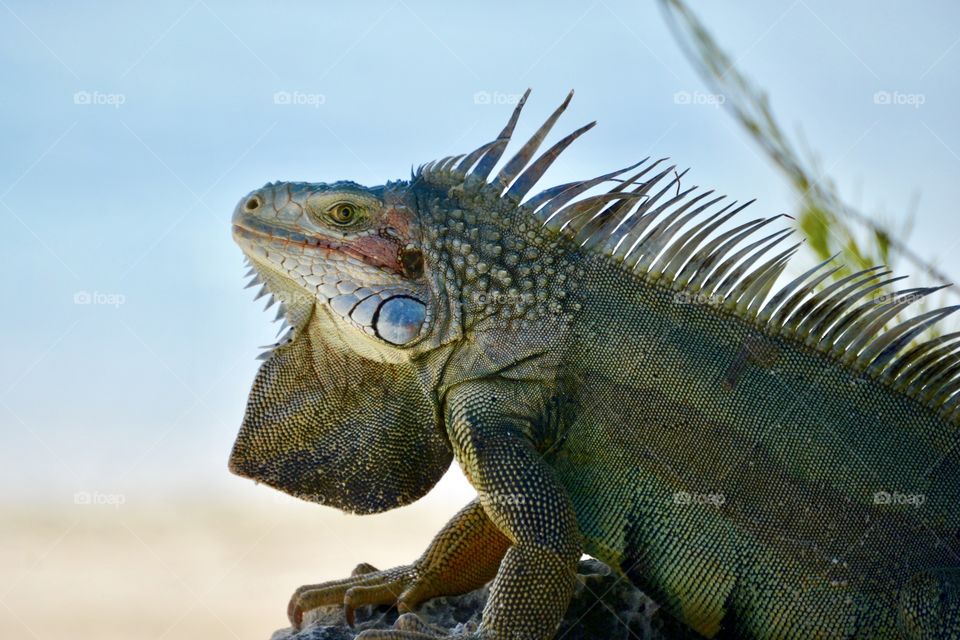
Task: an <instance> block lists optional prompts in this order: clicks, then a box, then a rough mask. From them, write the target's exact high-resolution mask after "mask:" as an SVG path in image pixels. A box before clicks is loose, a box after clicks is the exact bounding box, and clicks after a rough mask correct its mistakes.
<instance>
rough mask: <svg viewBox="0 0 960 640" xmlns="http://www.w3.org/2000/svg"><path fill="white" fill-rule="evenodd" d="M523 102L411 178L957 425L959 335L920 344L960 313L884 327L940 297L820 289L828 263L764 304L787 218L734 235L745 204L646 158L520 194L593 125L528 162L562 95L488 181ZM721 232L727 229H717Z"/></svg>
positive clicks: (872, 280) (876, 279) (779, 265)
mask: <svg viewBox="0 0 960 640" xmlns="http://www.w3.org/2000/svg"><path fill="white" fill-rule="evenodd" d="M529 95H530V90H529V89H528V90H527V91H526V92H525V93H524V94H523V96H522V98H521V99H520V100H519V102H518V103H517V105H516V107H515V108H514V110H513V113H512V115H511V116H510V119H509V121H508V122H507V125H506V126H505V127H504V128H503V130H502V131H501V132H500V135H498V136H497V138H496V139H495V140H493V141H491V142H489V143H487V144H485V145H482V146H481V147H479V148H477V149H475V150H474V151H472V152H470V153H467V154H463V155H458V156H450V157H447V158H443V159H441V160H437V161H434V162H431V163H429V164H427V165H424V166H421V167H420V168H419V169H418V170H417V172H416V174H415V176H414V177H415V179H423V180H426V181H428V182H431V181H442V182H449V181H451V180H453V181H457V180H460V181H462V182H463V183H464V184H465V185H471V184H472V185H482V187H483V188H485V189H489V190H491V191H493V192H494V193H495V194H496V196H497V197H499V198H502V199H504V200H507V201H509V202H511V203H512V204H514V205H515V206H517V207H520V208H521V209H522V210H524V211H526V212H527V213H528V214H529V215H530V216H531V217H532V218H534V219H535V220H537V221H538V222H539V224H540V226H541V227H542V228H544V229H546V230H549V232H553V233H556V234H558V235H561V236H564V237H565V238H567V240H568V241H569V242H571V243H572V246H575V247H581V248H586V249H587V250H590V251H593V252H596V253H600V254H603V255H605V256H607V257H608V258H609V259H610V260H612V261H615V262H617V263H619V264H620V265H622V267H623V268H624V271H625V272H626V273H625V276H624V277H638V278H642V279H644V280H646V281H647V282H649V283H651V284H655V285H656V286H661V287H664V288H667V289H672V290H674V291H677V292H683V293H685V294H689V295H692V296H697V297H698V298H705V299H707V300H710V301H712V303H713V304H714V305H715V306H716V307H717V308H718V309H720V310H722V311H724V312H726V313H729V314H731V315H734V316H736V317H737V318H740V319H742V320H744V321H748V322H752V323H754V324H755V325H756V327H757V328H758V329H759V330H760V331H762V332H764V333H766V334H768V335H779V336H784V337H787V338H790V339H793V340H795V341H797V342H800V343H802V344H803V345H805V346H806V347H807V348H812V349H815V350H817V351H818V352H820V353H823V354H825V355H828V356H830V357H832V358H835V359H836V360H838V361H840V362H842V363H843V364H845V365H846V366H848V367H850V368H852V369H854V370H856V371H859V372H862V373H864V374H866V375H869V376H871V377H874V378H877V379H879V380H881V381H882V382H884V383H885V384H887V385H888V386H890V387H892V388H894V389H896V390H897V391H899V392H902V393H904V394H906V395H908V396H910V397H912V398H915V399H917V400H918V401H920V402H922V403H923V404H925V405H926V406H928V407H929V408H931V409H933V410H935V411H937V412H938V413H939V414H940V415H941V416H942V417H943V418H944V419H945V420H948V421H950V422H956V421H957V420H960V393H958V391H960V332H957V333H951V334H948V335H944V336H941V337H938V338H935V339H932V340H927V341H921V342H917V339H918V338H919V337H920V336H921V335H922V334H923V332H924V331H926V330H927V329H929V328H930V327H932V326H933V325H934V324H935V323H937V322H939V321H940V320H942V319H943V318H945V317H946V316H948V315H950V314H952V313H953V312H955V311H956V310H957V309H960V305H958V306H951V307H945V308H940V309H934V310H932V311H928V312H925V313H922V314H920V315H917V316H914V317H911V318H908V319H906V320H902V321H900V322H899V323H896V324H893V325H892V326H890V323H891V321H893V320H895V319H896V318H897V317H900V316H901V314H902V313H903V311H904V310H906V309H907V307H909V306H910V305H912V304H913V303H915V302H917V301H919V300H921V299H923V298H925V297H926V296H928V295H930V294H931V293H933V292H935V291H938V290H940V289H942V288H943V286H940V287H917V288H906V289H901V290H898V291H895V292H893V293H890V294H887V295H881V296H878V295H876V294H877V292H878V291H882V290H884V288H885V287H887V286H888V285H891V284H893V283H894V282H896V281H898V280H901V279H902V278H901V277H889V276H890V271H888V270H886V269H884V268H882V267H872V268H869V269H864V270H862V271H859V272H857V273H854V274H852V275H849V276H846V277H844V278H842V279H839V280H836V281H833V282H829V281H828V278H829V277H830V276H831V275H833V274H834V273H835V272H836V271H837V270H838V269H839V268H840V267H839V266H838V265H836V264H835V259H836V257H837V256H833V257H831V258H829V259H827V260H825V261H823V262H822V263H820V264H818V265H817V266H815V267H813V268H812V269H810V270H808V271H807V272H805V273H803V274H801V275H800V276H799V277H797V278H795V279H793V280H792V281H790V282H788V283H787V284H785V285H782V286H781V287H780V288H779V289H778V290H777V291H776V292H774V293H772V294H771V292H772V291H773V289H774V286H775V284H776V282H777V280H778V278H779V277H780V276H781V274H782V273H783V271H784V269H785V268H786V266H787V264H788V262H789V260H790V258H791V257H792V256H793V255H794V254H795V253H796V251H797V250H798V248H799V246H800V243H794V244H787V243H786V241H787V240H788V238H789V237H790V235H791V234H792V230H790V229H781V230H772V231H771V227H770V226H769V225H770V224H771V223H773V222H775V221H777V220H779V219H780V218H782V217H785V216H784V215H778V216H772V217H767V218H755V219H751V220H747V221H744V222H742V223H740V224H736V220H732V219H733V218H734V216H736V215H737V214H738V213H740V212H741V211H743V209H745V208H746V207H747V206H748V205H750V204H751V203H752V201H750V202H746V203H743V204H738V203H737V202H726V201H725V200H726V198H725V196H722V195H715V194H714V192H713V191H712V190H700V189H699V188H698V187H697V186H691V187H683V186H682V185H681V183H682V179H683V178H684V176H685V175H686V171H679V172H678V170H677V167H676V165H673V164H671V163H669V162H668V160H667V159H666V158H663V159H659V160H655V161H651V160H650V159H649V158H644V159H643V160H641V161H640V162H638V163H636V164H634V165H631V166H628V167H625V168H623V169H619V170H617V171H612V172H609V173H605V174H603V175H600V176H596V177H594V178H589V179H586V180H581V181H576V182H569V183H566V184H561V185H557V186H554V187H549V188H546V189H543V190H542V191H540V192H538V193H535V194H534V195H529V194H530V193H531V191H532V190H533V187H534V186H535V185H536V184H537V183H538V182H539V181H540V180H541V178H542V177H543V175H544V174H545V173H546V171H547V169H549V168H550V166H551V165H552V164H553V163H554V161H556V159H557V158H558V157H559V156H560V154H561V153H562V152H563V151H564V150H565V149H566V148H567V147H568V146H569V145H570V144H571V143H572V142H573V141H574V140H576V139H577V138H578V137H580V136H581V135H583V134H584V133H585V132H586V131H588V130H589V129H591V128H592V127H593V126H594V125H595V124H596V123H595V122H591V123H589V124H587V125H585V126H583V127H581V128H579V129H577V130H575V131H573V132H572V133H570V134H569V135H567V136H565V137H563V138H561V139H560V140H559V141H558V142H556V143H554V144H553V145H552V146H550V147H549V148H548V149H547V150H545V151H543V152H542V153H540V154H539V155H536V154H537V151H538V150H539V149H540V147H541V145H542V143H543V142H544V140H545V139H546V137H547V135H548V134H549V133H550V131H551V129H552V128H553V126H554V124H555V123H556V122H557V120H558V119H559V117H560V115H561V114H562V113H563V112H564V110H565V109H566V108H567V105H568V104H569V103H570V99H571V98H572V96H573V92H572V91H571V92H570V94H569V95H568V96H567V97H566V99H565V100H564V101H563V103H562V104H561V105H560V106H559V107H558V108H557V109H556V110H555V111H554V112H553V113H552V114H551V115H550V117H549V118H547V120H546V121H545V122H544V123H543V125H541V126H540V128H539V129H537V131H536V132H535V133H534V134H533V136H531V138H530V139H529V140H528V141H527V142H526V143H525V144H523V145H522V146H521V147H520V149H519V150H518V151H517V152H516V153H515V154H514V155H513V156H512V158H511V159H510V160H508V161H506V162H505V163H503V165H502V167H501V168H500V169H499V171H497V172H496V173H494V169H496V167H497V165H498V163H500V160H501V159H502V157H503V156H504V152H505V151H506V149H507V146H508V144H509V142H510V140H511V137H512V135H513V131H514V128H515V126H516V124H517V121H518V120H519V118H520V113H521V111H522V109H523V107H524V105H525V104H526V101H527V98H528V96H529ZM491 175H492V176H493V177H492V178H491ZM610 182H613V183H614V186H613V187H612V188H610V189H609V190H608V191H606V192H603V193H599V194H598V193H595V192H594V191H595V188H596V187H598V186H600V185H602V184H604V183H610ZM727 222H731V223H732V225H733V226H731V225H726V226H724V225H725V223H727ZM825 283H829V284H825ZM824 285H825V286H824ZM944 286H947V285H944Z"/></svg>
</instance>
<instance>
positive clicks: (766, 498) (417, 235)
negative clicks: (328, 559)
mask: <svg viewBox="0 0 960 640" xmlns="http://www.w3.org/2000/svg"><path fill="white" fill-rule="evenodd" d="M561 110H562V108H561ZM508 128H512V127H508ZM501 151H502V149H501ZM530 153H532V151H531V152H530ZM497 157H499V155H498V156H497ZM494 160H496V158H494ZM475 161H476V158H473V159H472V162H475ZM480 165H481V166H482V165H483V160H482V159H481V162H480ZM467 168H469V167H467ZM538 171H539V170H538ZM481 173H482V172H481ZM501 175H503V174H501ZM513 175H516V174H515V173H514V174H513ZM475 177H476V176H475V175H474V176H468V175H466V169H463V168H460V167H456V166H455V163H451V162H446V163H442V164H440V165H438V166H435V167H430V168H427V169H424V170H422V171H421V172H420V173H418V175H417V176H415V177H414V178H413V179H412V181H411V182H400V183H392V184H389V185H387V186H386V187H379V188H372V189H366V188H362V187H359V186H357V185H353V184H352V183H336V184H333V185H324V184H313V185H310V184H290V183H280V184H274V185H267V186H266V187H264V188H263V189H260V190H257V191H255V192H253V193H252V194H251V195H250V196H248V197H247V198H245V199H244V200H243V201H241V203H240V204H239V205H238V208H237V212H236V213H235V218H234V222H235V237H236V238H237V240H238V242H240V244H241V246H242V247H243V248H244V251H245V252H246V253H247V255H248V256H249V257H250V258H251V259H252V260H253V263H254V267H255V269H256V271H257V273H258V274H259V277H260V278H261V279H263V280H265V283H266V286H267V288H268V290H270V291H272V292H273V293H274V294H275V295H277V296H278V297H280V298H281V299H282V300H284V301H285V302H286V307H285V309H284V314H285V315H286V317H287V319H288V320H289V321H290V322H291V323H292V324H293V325H294V328H293V331H292V334H291V336H290V337H289V338H288V339H286V340H285V341H284V342H282V343H281V344H280V345H279V346H278V347H277V348H276V349H275V350H273V351H272V352H271V354H270V355H269V357H268V358H267V361H266V363H265V364H264V366H263V368H262V369H261V371H260V373H259V375H258V377H257V381H256V382H255V383H254V388H253V391H252V392H251V398H250V403H249V405H248V408H247V414H246V417H245V421H244V426H243V429H242V430H241V433H240V435H239V437H238V439H237V443H236V445H235V448H234V451H233V454H232V457H231V468H232V469H233V470H234V471H235V472H237V473H240V474H242V475H245V476H248V477H252V478H255V479H257V480H259V481H263V482H266V483H267V484H270V485H271V486H274V487H277V488H279V489H281V490H283V491H287V492H289V493H292V494H293V495H297V496H300V497H303V498H305V499H310V500H314V501H316V502H320V503H323V504H329V505H332V506H336V507H338V508H340V509H344V510H348V511H354V512H362V513H369V512H376V511H382V510H384V509H389V508H392V507H395V506H399V505H401V504H406V503H409V502H411V501H413V500H415V499H417V498H419V497H420V496H422V495H423V494H425V493H426V492H427V491H429V489H430V488H431V487H432V486H433V484H434V483H435V482H436V480H437V479H438V478H439V477H440V476H441V475H442V473H443V472H444V471H445V469H446V468H447V465H448V464H449V462H450V460H451V457H452V458H455V459H456V460H457V462H458V463H459V464H460V466H461V468H462V469H463V471H464V473H465V475H466V477H467V478H468V480H469V481H470V482H471V483H472V484H473V485H474V487H475V488H476V489H477V491H478V493H479V499H478V500H477V501H475V502H473V503H471V504H470V505H468V506H467V507H466V508H465V509H464V510H462V511H461V512H460V513H459V514H457V516H455V517H454V519H453V520H452V521H451V522H450V524H449V525H448V526H447V527H446V528H445V529H444V530H443V531H442V532H441V533H440V534H439V535H438V536H437V538H436V539H435V540H434V543H433V544H432V545H431V547H430V549H428V550H427V551H426V552H425V553H424V555H423V556H422V557H421V558H420V559H419V560H418V561H416V562H415V563H414V564H412V565H409V566H406V567H398V568H396V569H391V570H387V571H376V570H374V569H372V568H371V567H360V568H358V571H357V572H355V575H354V576H353V577H351V578H348V579H345V580H340V581H336V582H331V583H324V584H320V585H311V586H307V587H303V588H301V589H299V590H298V591H297V592H296V593H295V594H294V597H293V598H292V600H291V603H290V611H289V613H290V616H291V619H292V621H293V622H294V624H299V623H300V621H301V619H302V615H303V612H304V611H306V610H309V609H312V608H315V607H318V606H322V605H328V604H340V603H343V604H344V605H345V606H346V608H347V612H348V619H350V617H351V615H352V610H353V608H355V607H358V606H361V605H364V604H373V603H397V604H398V605H399V606H400V608H401V610H404V611H408V610H411V609H413V608H414V607H416V605H417V604H418V603H419V602H422V601H423V600H425V599H427V598H430V597H434V596H437V595H444V594H454V593H462V592H466V591H469V590H471V589H473V588H476V587H478V586H481V585H482V584H484V583H485V582H486V581H488V580H489V579H490V578H491V577H493V576H494V574H495V576H496V577H495V578H494V582H493V586H492V589H491V595H490V598H489V601H488V603H487V606H486V608H485V610H484V612H483V622H482V625H481V627H480V629H478V630H477V631H476V632H475V633H473V635H472V636H471V637H477V638H498V639H502V638H510V639H515V638H524V639H531V640H533V639H538V638H543V639H546V638H550V637H552V636H553V634H554V631H555V629H556V626H557V624H558V623H559V621H560V620H561V618H562V616H563V614H564V611H565V609H566V606H567V603H568V601H569V597H570V594H571V591H572V588H573V580H574V575H575V567H576V562H577V560H578V558H579V557H580V555H581V553H584V552H585V553H588V554H590V555H593V556H595V557H597V558H599V559H601V560H603V561H604V562H606V563H608V564H609V565H611V566H613V567H615V568H617V569H619V570H620V571H621V572H622V573H623V574H624V575H625V577H627V578H629V579H630V580H631V581H633V582H634V583H635V584H637V585H638V586H639V587H641V588H642V589H644V590H645V591H647V592H648V593H649V594H650V595H651V596H653V597H654V598H655V599H656V600H658V601H659V602H660V603H661V604H662V605H663V606H664V607H666V609H667V610H668V611H669V612H671V613H672V614H674V615H676V616H677V617H678V618H679V619H681V620H682V621H683V622H685V623H686V624H687V625H689V626H690V627H692V628H693V629H695V630H696V631H698V632H699V633H701V634H703V635H704V636H707V637H748V638H749V637H752V638H786V637H795V638H849V637H861V638H895V637H924V638H925V637H956V636H958V635H960V617H958V616H960V607H958V603H960V601H958V599H957V596H956V593H957V589H958V588H960V573H958V569H960V560H958V556H957V555H956V554H955V553H954V551H953V550H952V546H954V543H955V538H956V535H957V531H958V524H960V476H958V473H957V469H958V467H957V463H958V456H960V447H955V445H956V444H957V438H956V428H957V425H956V421H955V420H953V419H952V417H951V415H950V414H949V412H948V411H946V410H938V409H937V407H935V406H932V404H931V402H930V401H929V398H927V401H924V400H923V397H922V395H923V394H921V393H919V392H916V391H911V392H909V393H908V392H907V391H906V390H904V389H902V388H901V389H899V390H898V389H895V388H894V386H895V385H894V384H893V383H892V382H891V380H887V379H884V378H883V376H881V375H877V374H876V372H874V371H872V370H871V371H869V373H868V372H865V371H864V368H865V367H864V366H861V364H862V363H860V362H859V361H857V360H856V359H855V358H852V357H844V354H839V355H838V354H834V355H829V354H827V353H825V352H824V351H825V349H824V348H823V345H821V346H808V345H805V344H804V342H805V341H807V342H810V341H809V340H808V335H807V334H804V333H802V332H801V333H797V332H796V331H795V329H796V327H795V326H793V325H792V324H790V323H786V324H783V323H781V324H783V327H780V326H777V327H774V324H775V323H774V321H771V320H770V319H769V316H770V314H767V318H766V320H763V321H761V320H762V316H763V313H759V314H758V308H753V309H752V310H751V311H750V312H744V311H743V309H742V308H741V309H740V310H736V309H735V308H734V306H735V305H734V304H733V303H731V304H728V305H726V306H724V305H716V304H697V303H696V301H693V302H692V303H691V302H690V294H696V293H698V292H699V291H702V290H704V289H702V288H701V289H697V288H696V287H695V286H693V285H689V286H688V285H687V284H685V283H681V282H678V280H677V279H667V278H659V279H658V276H659V272H658V271H657V269H654V268H653V266H652V265H649V268H647V269H646V270H645V271H643V272H638V271H636V270H634V269H632V268H630V267H629V266H628V263H627V262H626V261H624V259H623V256H622V255H621V256H618V255H617V252H616V251H603V250H601V249H598V248H597V246H595V244H591V243H589V242H588V243H586V246H584V242H583V241H582V237H580V236H577V233H578V232H579V231H581V230H583V229H586V228H587V225H584V224H582V222H578V220H579V218H571V220H573V222H574V223H576V224H570V225H569V226H568V228H567V229H560V226H561V225H558V224H548V225H546V226H544V225H543V221H542V220H540V219H538V218H537V217H536V216H535V215H534V214H533V213H532V208H531V207H520V206H518V205H517V200H518V198H516V197H507V196H504V195H503V194H502V191H503V188H504V187H505V186H506V185H504V184H496V181H494V184H490V183H487V182H486V180H480V179H471V178H475ZM480 177H485V176H483V175H482V176H480ZM534 177H539V175H536V176H534ZM522 179H523V178H521V180H522ZM654 182H655V180H653V181H651V183H650V184H651V185H652V184H653V183H654ZM646 188H647V189H649V187H646ZM521 195H522V194H521ZM654 200H655V199H654ZM341 203H348V204H350V205H351V207H352V209H351V211H353V212H354V215H353V216H352V217H353V218H354V219H353V220H351V221H350V222H348V223H347V224H345V225H341V224H338V223H336V222H335V221H332V220H331V219H330V217H329V216H330V211H329V206H331V205H332V206H335V207H340V206H341ZM252 205H256V206H252ZM578 211H579V210H578ZM631 224H633V223H631ZM601 230H603V231H605V232H607V233H611V232H612V233H616V229H613V230H612V231H611V230H610V229H609V227H604V228H602V229H601ZM291 232H292V233H293V234H295V235H291ZM658 250H659V249H658ZM609 254H613V255H609ZM347 256H349V257H350V259H349V260H347V259H346V257H347ZM631 264H632V263H631ZM310 265H316V266H317V268H316V269H315V270H311V267H310ZM715 265H716V263H714V265H713V266H715ZM778 265H779V263H775V264H774V266H775V267H776V266H778ZM780 268H782V267H780ZM661 271H662V270H661ZM333 272H336V273H335V274H334V275H330V274H331V273H333ZM321 273H322V274H326V275H322V276H321V275H318V274H321ZM758 273H760V274H763V273H770V274H773V275H776V274H777V273H779V271H776V272H774V271H769V272H764V271H762V269H761V270H758ZM324 278H327V281H325V280H324ZM328 281H339V282H352V283H354V284H353V285H350V286H348V287H346V288H345V290H346V291H348V292H350V291H351V290H352V289H353V288H355V286H354V285H356V286H361V287H363V288H362V289H361V291H363V292H364V293H363V295H361V296H359V297H358V299H357V300H354V299H343V298H341V299H340V300H336V296H338V295H340V296H342V295H351V294H350V293H348V294H342V293H341V292H339V291H338V292H333V290H332V289H330V287H329V282H328ZM770 282H771V283H772V276H771V279H770ZM317 283H320V284H319V285H318V284H317ZM701 283H702V281H701ZM324 284H325V285H326V286H327V288H326V289H323V290H322V291H325V292H327V294H329V295H326V294H323V293H322V291H321V290H320V289H318V288H317V287H318V286H324ZM684 287H685V288H684ZM768 288H769V287H767V289H768ZM767 289H764V290H763V291H762V292H761V293H756V292H755V294H756V295H758V296H759V295H761V294H763V295H765V294H766V291H767ZM678 290H679V291H680V292H681V294H682V295H680V296H678V293H677V291H678ZM745 290H746V289H745V288H744V289H742V290H741V291H745ZM378 292H387V293H378ZM728 292H729V289H728ZM330 295H333V296H334V297H333V298H331V297H329V296H330ZM365 295H377V296H379V297H376V299H375V302H373V303H371V307H370V308H371V309H373V306H375V305H381V306H380V307H378V309H379V310H378V311H372V312H369V313H367V312H361V311H359V309H360V307H359V306H357V305H358V304H359V301H360V300H362V299H363V296H365ZM751 295H754V294H751ZM755 299H756V300H758V301H762V298H761V297H757V298H755ZM345 300H346V301H345ZM371 300H374V298H371ZM727 300H730V298H729V297H728V298H727ZM750 300H751V298H750V296H747V295H746V294H744V297H741V298H740V301H741V302H743V303H744V305H746V303H749V302H750ZM733 302H736V300H733ZM421 303H422V307H423V308H421V306H418V305H420V304H421ZM386 305H395V306H394V307H393V309H396V310H399V311H400V313H392V310H391V311H390V312H388V307H387V306H386ZM872 308H873V307H871V309H872ZM758 317H760V318H761V319H758ZM841 317H842V316H841ZM357 318H360V319H361V321H358V320H357ZM421 320H422V322H421ZM853 320H856V317H854V318H852V319H851V322H852V321H853ZM364 322H369V325H364V324H363V323H364ZM794 324H796V323H794ZM784 327H785V328H784ZM791 332H793V333H794V334H796V335H793V334H792V333H791ZM385 336H391V337H392V338H393V339H392V340H387V339H385ZM397 336H400V338H397ZM398 340H400V341H401V342H400V343H398ZM811 344H814V343H813V342H811ZM827 346H829V345H827ZM847 355H849V354H847ZM873 355H876V354H873ZM910 362H913V361H910ZM949 364H950V363H943V364H942V366H941V369H940V371H941V372H942V371H949V369H950V367H949V366H948V365H949ZM922 373H929V374H930V375H933V374H934V373H935V371H933V370H930V369H928V370H926V371H925V372H922ZM943 384H946V383H943ZM941 388H943V387H942V385H941ZM927 391H930V392H931V395H932V394H933V393H934V392H935V391H937V389H928V390H927ZM878 492H880V493H878ZM882 492H886V494H893V495H894V498H892V499H891V500H890V501H889V502H891V503H889V504H885V503H884V499H883V497H882V496H883V495H885V494H884V493H882ZM878 495H879V496H880V498H878V497H877V496H878ZM903 495H906V496H913V498H906V499H904V498H902V497H900V498H898V497H897V496H903ZM918 503H919V504H918ZM438 635H439V632H437V631H436V630H432V629H430V628H428V627H427V626H426V625H424V624H423V623H421V622H420V621H419V620H417V619H416V618H415V617H413V616H409V615H408V616H402V617H401V619H400V621H399V622H398V625H397V628H396V629H395V630H393V631H386V632H384V631H376V632H374V631H368V632H365V633H364V634H362V637H363V638H381V639H389V640H398V639H401V638H408V639H409V638H428V637H437V636H438Z"/></svg>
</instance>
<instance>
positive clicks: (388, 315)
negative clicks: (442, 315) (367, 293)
mask: <svg viewBox="0 0 960 640" xmlns="http://www.w3.org/2000/svg"><path fill="white" fill-rule="evenodd" d="M426 316H427V308H426V306H424V304H423V303H422V302H420V301H419V300H416V299H414V298H411V297H410V296H394V297H392V298H389V299H387V300H386V301H385V302H384V303H383V304H381V305H380V308H379V309H377V315H376V317H375V318H374V319H373V328H374V329H375V330H376V332H377V335H378V336H380V337H381V338H383V339H384V340H386V341H387V342H390V343H392V344H406V343H408V342H410V341H411V340H413V339H414V338H416V337H417V336H418V335H420V328H421V327H422V326H423V321H424V319H425V318H426Z"/></svg>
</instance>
